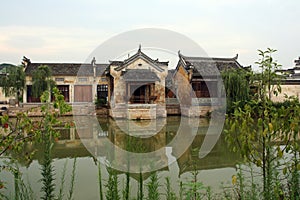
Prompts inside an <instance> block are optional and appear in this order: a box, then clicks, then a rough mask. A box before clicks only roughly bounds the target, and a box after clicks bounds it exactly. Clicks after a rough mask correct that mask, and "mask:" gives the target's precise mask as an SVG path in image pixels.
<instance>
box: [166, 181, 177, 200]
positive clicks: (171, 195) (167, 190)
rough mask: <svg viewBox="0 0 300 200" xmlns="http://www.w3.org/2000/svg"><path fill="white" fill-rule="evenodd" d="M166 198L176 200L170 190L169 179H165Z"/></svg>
mask: <svg viewBox="0 0 300 200" xmlns="http://www.w3.org/2000/svg"><path fill="white" fill-rule="evenodd" d="M165 186H166V198H167V200H176V199H177V198H176V194H175V193H174V191H173V190H172V188H171V183H170V178H169V177H166V185H165Z"/></svg>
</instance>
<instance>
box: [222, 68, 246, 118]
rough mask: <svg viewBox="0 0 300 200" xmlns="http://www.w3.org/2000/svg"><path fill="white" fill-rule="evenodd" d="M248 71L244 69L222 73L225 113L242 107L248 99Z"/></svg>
mask: <svg viewBox="0 0 300 200" xmlns="http://www.w3.org/2000/svg"><path fill="white" fill-rule="evenodd" d="M250 75H251V72H250V71H247V70H245V69H228V70H225V71H223V72H222V79H223V84H224V87H225V92H226V100H227V112H229V113H231V112H232V111H233V109H234V107H235V104H238V106H243V105H244V104H245V103H246V102H247V101H248V100H249V99H250V80H249V77H250Z"/></svg>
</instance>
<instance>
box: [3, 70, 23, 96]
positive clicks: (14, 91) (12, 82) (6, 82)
mask: <svg viewBox="0 0 300 200" xmlns="http://www.w3.org/2000/svg"><path fill="white" fill-rule="evenodd" d="M5 69H6V70H5V73H6V75H3V76H0V85H1V87H2V90H3V93H4V94H5V96H6V97H9V96H16V99H17V100H18V101H19V100H20V97H21V95H22V92H23V89H24V87H25V72H24V70H23V67H22V66H9V67H6V68H5Z"/></svg>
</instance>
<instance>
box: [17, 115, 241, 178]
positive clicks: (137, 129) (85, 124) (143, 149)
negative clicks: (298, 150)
mask: <svg viewBox="0 0 300 200" xmlns="http://www.w3.org/2000/svg"><path fill="white" fill-rule="evenodd" d="M72 119H73V118H66V120H72ZM94 119H96V118H94V117H91V118H89V117H87V116H84V117H82V118H77V119H76V120H75V121H76V127H77V130H76V129H75V127H71V128H70V129H64V128H62V129H61V130H60V132H61V137H60V140H59V141H57V143H56V144H55V147H54V149H53V152H52V153H53V155H52V156H53V158H58V159H62V158H67V157H93V158H98V159H99V160H105V162H106V164H108V165H110V166H113V167H114V168H116V169H117V170H118V171H120V173H121V171H130V172H131V173H132V176H133V178H134V176H137V175H134V174H136V173H138V172H139V171H143V172H149V171H151V170H152V169H156V170H168V167H169V166H170V164H172V163H174V162H176V163H177V165H178V167H179V174H178V176H180V175H181V174H183V173H186V172H190V171H193V170H204V169H217V168H226V167H235V166H236V163H237V162H238V161H239V160H240V158H239V157H238V156H237V155H236V154H234V153H232V152H230V151H229V150H228V148H227V145H226V143H225V141H224V137H222V136H221V137H220V138H219V139H218V141H217V142H216V144H215V146H214V147H213V149H212V150H211V151H210V152H209V153H208V154H207V155H206V156H205V157H203V158H199V150H200V148H201V146H202V145H203V141H204V140H205V137H206V136H207V137H212V138H213V137H215V136H214V135H206V132H207V129H208V124H209V123H208V121H207V120H206V119H201V120H200V121H198V122H197V123H199V124H197V123H195V122H194V121H193V119H191V118H180V117H168V118H162V119H156V120H151V121H150V120H149V121H147V120H143V121H132V120H131V121H130V120H117V121H116V120H113V119H110V118H98V119H96V121H95V120H94ZM206 140H207V138H206ZM175 145H176V146H175ZM40 148H42V147H40V146H33V145H30V144H28V145H27V147H26V150H25V151H24V153H26V152H27V153H28V152H32V151H34V150H37V151H36V154H35V156H34V159H37V160H38V161H39V163H40V162H41V160H42V155H41V153H42V152H43V151H42V150H39V149H40ZM128 152H129V153H128ZM137 155H142V156H137ZM143 155H148V156H149V155H150V157H151V158H150V159H149V157H148V156H147V157H145V158H143ZM14 156H15V157H17V159H18V161H19V163H21V164H23V165H26V166H29V165H30V163H28V162H26V161H25V160H22V159H23V158H24V156H22V155H14ZM100 158H101V159H100ZM145 159H148V160H147V161H146V160H145ZM116 166H117V167H116ZM148 174H149V173H145V174H144V176H146V177H148ZM146 177H145V178H146Z"/></svg>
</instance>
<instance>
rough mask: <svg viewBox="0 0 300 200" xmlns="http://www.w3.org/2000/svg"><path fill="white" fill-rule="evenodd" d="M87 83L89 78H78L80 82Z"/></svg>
mask: <svg viewBox="0 0 300 200" xmlns="http://www.w3.org/2000/svg"><path fill="white" fill-rule="evenodd" d="M87 81H88V78H86V77H81V78H78V82H87Z"/></svg>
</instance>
